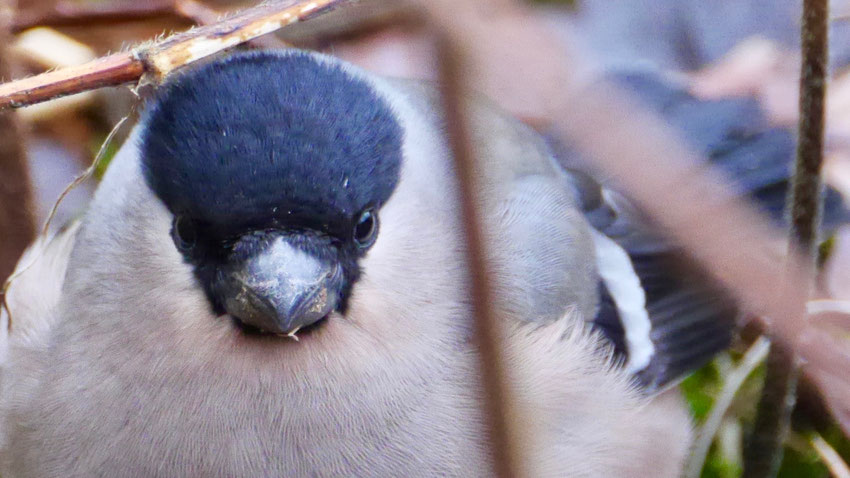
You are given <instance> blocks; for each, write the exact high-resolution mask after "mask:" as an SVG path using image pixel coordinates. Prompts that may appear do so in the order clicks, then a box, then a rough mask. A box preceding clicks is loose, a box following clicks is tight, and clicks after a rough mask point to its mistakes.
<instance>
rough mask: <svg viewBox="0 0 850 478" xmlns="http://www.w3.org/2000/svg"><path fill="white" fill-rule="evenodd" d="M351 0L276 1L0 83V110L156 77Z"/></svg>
mask: <svg viewBox="0 0 850 478" xmlns="http://www.w3.org/2000/svg"><path fill="white" fill-rule="evenodd" d="M352 1H353V0H312V1H301V2H298V3H295V4H293V3H292V2H291V1H286V0H278V1H271V2H268V3H264V4H262V5H259V6H256V7H253V8H249V9H246V10H244V11H242V12H240V13H238V14H236V15H234V16H232V17H230V18H228V19H225V20H222V21H220V22H218V23H215V24H212V25H208V26H203V27H199V28H196V29H193V30H190V31H188V32H185V33H181V34H177V35H174V36H172V37H169V38H166V39H164V40H162V41H159V42H155V43H152V44H145V45H142V46H140V47H137V48H136V49H134V50H133V51H132V52H125V53H116V54H114V55H110V56H107V57H105V58H101V59H98V60H95V61H93V62H90V63H86V64H85V65H81V66H77V67H72V68H63V69H60V70H56V71H51V72H48V73H44V74H41V75H37V76H33V77H30V78H25V79H21V80H16V81H11V82H9V83H6V84H3V85H0V110H2V109H4V108H8V107H12V108H18V107H21V106H27V105H31V104H35V103H40V102H42V101H47V100H50V99H53V98H58V97H60V96H66V95H71V94H74V93H80V92H83V91H88V90H92V89H96V88H101V87H104V86H117V85H121V84H125V83H130V82H136V81H139V80H141V79H143V77H145V78H148V79H149V80H150V81H153V82H159V81H160V80H161V79H162V78H163V77H164V76H165V75H167V74H168V73H170V72H172V71H173V70H175V69H177V68H180V67H182V66H184V65H187V64H189V63H192V62H195V61H197V60H200V59H202V58H206V57H208V56H210V55H214V54H216V53H219V52H221V51H223V50H226V49H228V48H231V47H234V46H236V45H239V44H241V43H244V42H247V41H249V40H252V39H254V38H257V37H259V36H261V35H265V34H267V33H271V32H274V31H276V30H278V29H280V28H283V27H285V26H287V25H290V24H293V23H296V22H300V21H305V20H308V19H310V18H314V17H316V16H318V15H321V14H322V13H325V12H328V11H330V10H332V9H334V8H337V7H339V6H341V5H344V4H347V3H350V2H352Z"/></svg>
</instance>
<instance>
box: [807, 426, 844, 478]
mask: <svg viewBox="0 0 850 478" xmlns="http://www.w3.org/2000/svg"><path fill="white" fill-rule="evenodd" d="M809 442H810V443H811V444H812V448H814V449H815V451H816V452H817V453H818V456H820V459H821V460H822V461H823V462H824V464H826V467H827V468H829V473H830V474H831V475H832V476H833V478H850V468H848V467H847V463H845V462H844V460H842V459H841V455H839V454H838V452H837V451H835V449H834V448H832V447H831V446H830V445H829V443H827V442H826V440H824V439H823V437H822V436H820V435H819V434H817V433H815V434H814V435H812V437H811V438H810V439H809Z"/></svg>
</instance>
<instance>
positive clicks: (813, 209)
mask: <svg viewBox="0 0 850 478" xmlns="http://www.w3.org/2000/svg"><path fill="white" fill-rule="evenodd" d="M828 35H829V0H804V1H803V20H802V28H801V40H802V64H801V68H800V70H801V74H800V116H799V126H798V135H797V136H798V140H797V160H796V163H795V167H794V177H793V180H792V187H791V195H790V196H789V198H788V207H787V209H788V210H789V211H790V216H791V237H790V243H789V248H790V249H791V251H792V252H793V251H795V250H796V251H799V253H800V254H801V255H802V257H803V258H804V259H803V260H804V261H805V262H804V263H803V269H802V270H797V269H796V268H795V269H789V271H788V273H789V274H797V275H796V277H798V278H799V279H800V280H799V281H798V283H797V284H795V285H794V286H795V287H803V288H804V292H805V294H806V295H810V294H811V290H812V287H813V285H814V277H815V276H814V272H815V267H816V257H815V254H816V249H817V236H818V228H819V226H820V209H821V208H822V207H823V206H822V202H823V201H822V200H821V194H822V181H821V169H822V166H823V137H824V111H825V107H824V104H825V99H826V81H827V74H828V73H827V63H828V60H829V55H828V38H829V36H828ZM799 272H802V273H803V274H802V275H799V274H798V273H799ZM800 316H801V319H800V320H804V319H803V317H805V314H804V313H803V311H800ZM796 362H797V358H796V352H795V351H794V348H793V347H791V346H789V344H788V343H787V342H786V341H785V340H783V339H782V338H774V340H773V344H772V346H771V348H770V353H769V354H768V358H767V370H766V374H765V379H764V388H763V389H762V395H761V399H760V400H759V405H758V410H757V413H756V420H755V424H754V426H753V431H752V435H751V436H750V440H749V443H748V446H747V447H746V449H745V450H746V451H745V455H744V475H745V476H748V477H756V478H761V477H764V478H768V477H772V476H775V475H776V473H777V472H778V470H779V466H780V464H781V463H782V455H783V444H784V442H785V438H786V436H787V435H788V429H789V424H790V421H791V411H792V410H793V408H794V403H795V401H796V400H795V399H796V387H797V379H798V368H797V363H796Z"/></svg>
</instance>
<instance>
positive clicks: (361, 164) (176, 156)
mask: <svg viewBox="0 0 850 478" xmlns="http://www.w3.org/2000/svg"><path fill="white" fill-rule="evenodd" d="M144 121H145V129H144V132H143V135H142V142H141V154H142V161H143V168H144V171H145V176H146V179H147V181H148V183H149V184H150V186H151V187H152V189H153V190H154V192H155V193H156V194H157V196H159V198H160V199H161V200H162V201H163V202H164V203H165V204H166V206H167V207H168V208H169V209H170V210H171V211H172V212H173V213H174V214H175V215H185V216H188V217H190V218H192V220H194V221H196V222H198V223H201V224H206V225H208V226H209V227H210V228H212V229H214V230H221V231H222V232H226V231H239V230H240V229H243V228H246V227H263V226H264V225H266V224H267V223H269V221H270V220H271V219H272V218H274V219H276V220H278V221H281V222H283V223H284V224H289V223H292V224H298V223H300V222H305V223H306V224H304V225H305V226H307V227H311V228H317V229H321V230H322V232H327V233H331V234H332V235H333V234H334V233H336V232H340V233H342V234H345V233H347V232H346V231H348V230H349V229H350V226H351V224H352V222H353V221H356V220H357V217H358V214H360V213H361V212H362V211H363V210H364V209H365V208H367V207H369V206H379V205H380V204H382V203H383V202H385V201H386V200H387V199H388V198H389V196H390V194H391V193H392V191H393V189H394V188H395V185H396V183H397V181H398V174H399V167H400V163H401V155H402V135H403V132H402V128H401V126H400V125H399V122H398V120H397V119H396V117H395V114H394V112H393V111H392V110H391V108H390V107H389V105H388V104H387V102H386V100H385V99H384V98H382V97H381V96H379V94H378V93H377V92H376V91H375V90H374V88H373V87H372V86H371V85H370V84H369V83H368V82H366V81H364V80H363V79H361V78H358V77H357V76H356V75H352V74H351V73H349V72H348V71H345V69H344V68H343V67H341V66H340V65H338V64H335V63H332V62H329V61H327V60H324V59H322V58H321V57H318V56H317V55H313V54H308V53H304V52H285V53H276V52H251V53H238V54H234V55H233V56H231V57H229V58H227V59H224V60H217V61H213V62H210V63H208V64H206V65H203V66H201V67H198V68H193V69H189V70H187V71H186V72H184V73H178V74H177V75H175V76H174V77H173V78H171V79H169V80H168V81H167V82H166V83H165V84H164V85H163V86H162V87H161V88H160V91H159V92H158V94H157V99H156V101H155V103H154V106H153V107H152V108H151V109H150V110H149V111H147V112H146V115H145V118H144ZM325 229H326V230H325Z"/></svg>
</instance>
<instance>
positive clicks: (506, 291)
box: [0, 49, 735, 477]
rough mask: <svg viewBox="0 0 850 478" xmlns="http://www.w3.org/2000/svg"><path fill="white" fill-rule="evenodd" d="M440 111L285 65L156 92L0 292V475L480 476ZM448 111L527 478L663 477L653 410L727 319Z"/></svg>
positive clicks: (485, 444)
mask: <svg viewBox="0 0 850 478" xmlns="http://www.w3.org/2000/svg"><path fill="white" fill-rule="evenodd" d="M440 95H441V89H440V87H439V85H434V84H430V83H427V82H423V81H414V80H400V79H393V78H387V77H382V76H378V75H376V74H373V73H369V72H366V71H364V70H362V69H359V68H358V67H355V66H353V65H351V64H348V63H346V62H344V61H342V60H339V59H337V58H334V57H332V56H329V55H325V54H321V53H316V52H310V51H303V50H295V49H291V50H280V51H269V50H267V51H249V52H245V51H242V52H233V53H231V54H228V55H225V56H223V57H220V58H216V59H213V60H210V61H207V62H205V63H203V64H201V65H197V66H189V67H186V68H184V69H182V70H180V71H178V72H176V73H174V74H172V75H170V76H169V77H168V78H166V80H165V81H164V82H163V84H162V85H160V86H158V87H157V88H156V90H155V91H154V93H153V95H152V98H150V99H149V100H148V101H147V103H146V105H145V107H144V111H143V112H142V114H141V119H140V121H139V124H138V125H137V126H136V127H135V128H134V130H133V131H132V133H131V134H130V136H129V138H128V139H127V140H126V141H125V143H124V145H123V146H122V147H121V149H120V150H119V152H118V153H117V154H116V156H115V157H114V158H113V159H112V161H111V163H110V165H109V167H108V169H107V171H106V173H105V175H104V177H103V179H102V181H101V183H100V184H99V186H98V189H97V191H96V193H95V195H94V197H93V199H92V201H91V204H90V205H89V207H88V209H87V211H86V212H85V214H84V215H83V217H82V218H80V219H79V220H78V221H77V222H75V223H73V224H71V225H69V226H68V227H66V228H65V229H64V230H63V231H62V232H60V233H59V234H58V235H57V236H56V237H54V238H52V239H40V240H39V241H37V242H36V243H35V244H34V245H33V246H32V247H31V248H30V250H29V251H28V252H27V253H26V254H25V255H24V256H23V257H22V259H21V261H20V264H19V267H18V270H17V271H16V273H15V276H14V280H13V281H12V282H11V285H10V287H9V288H8V291H7V294H6V298H5V301H6V305H7V307H6V308H5V310H4V311H3V316H2V320H3V324H0V329H2V331H3V332H2V334H3V335H0V474H2V475H3V476H15V477H30V476H33V477H36V476H37V477H53V476H115V477H121V476H163V477H164V476H169V477H170V476H209V477H217V476H221V477H225V476H226V477H241V476H402V475H407V476H464V477H467V476H492V474H493V463H492V459H491V455H490V448H489V439H488V434H487V432H486V420H485V416H484V414H483V412H482V409H481V406H480V400H481V394H482V392H483V385H482V383H481V380H480V378H479V374H478V371H477V370H478V368H477V367H478V365H477V361H476V345H475V339H474V333H473V329H472V325H471V319H470V317H471V314H472V312H471V307H472V304H471V302H470V301H471V299H470V293H469V285H468V281H469V272H468V271H467V268H466V266H465V264H466V246H465V242H464V240H463V234H462V233H461V231H462V230H463V218H462V217H461V214H460V212H459V202H458V201H459V200H458V194H459V193H458V182H457V179H456V177H455V175H454V166H453V162H452V155H451V149H450V147H449V145H448V142H447V140H446V122H445V118H444V115H443V113H442V107H441V104H442V103H441V99H440V98H441V96H440ZM464 107H465V108H467V110H468V112H469V115H468V116H469V118H470V134H471V135H470V141H471V144H472V146H473V150H474V151H475V155H474V156H475V157H476V160H475V164H474V168H475V173H476V177H477V180H476V187H477V190H478V193H477V195H476V198H477V201H478V209H479V210H480V214H481V221H482V229H483V231H484V244H485V246H486V248H485V250H486V251H487V255H486V257H487V263H488V269H489V271H490V274H491V276H492V277H491V279H492V283H493V289H494V310H495V317H494V320H496V322H497V324H499V327H500V328H503V329H504V331H505V337H506V340H505V343H504V349H503V350H500V352H501V353H503V354H504V357H505V361H506V363H507V365H508V370H509V383H508V387H509V390H511V391H512V395H514V396H515V399H516V402H517V404H518V406H519V409H520V410H521V411H522V412H523V413H524V415H523V417H524V421H523V423H524V429H525V431H526V432H527V433H524V434H523V435H522V436H523V437H524V440H523V441H522V442H521V443H522V449H523V451H524V453H525V454H526V455H527V457H528V460H526V461H527V465H528V467H529V471H530V472H531V473H530V476H572V477H613V476H623V477H673V476H679V475H680V473H681V470H682V466H683V463H684V461H685V460H686V457H687V453H688V450H689V446H690V442H691V439H692V434H693V431H692V428H693V425H692V419H691V417H690V415H689V413H688V410H687V406H686V404H685V403H684V402H683V400H682V399H681V397H680V396H679V395H678V394H677V393H676V391H675V389H674V388H672V387H673V386H674V385H675V383H676V380H678V379H679V378H680V377H681V376H682V375H683V374H684V373H685V372H687V371H688V370H690V369H693V368H694V367H696V366H699V365H701V364H702V363H704V362H705V361H706V360H708V359H710V357H711V356H712V355H713V354H715V353H717V352H718V351H719V350H722V349H723V348H724V347H726V346H727V345H728V341H729V337H730V336H731V329H732V327H733V325H734V315H735V309H734V306H732V305H730V303H729V301H728V300H726V298H725V296H724V293H723V292H722V291H719V290H718V289H717V286H716V285H714V284H711V282H710V280H709V279H707V278H706V277H704V276H702V275H699V274H691V275H686V274H683V273H681V272H680V271H679V270H678V269H675V268H672V269H669V270H668V269H665V268H666V267H668V265H669V264H668V263H667V262H665V261H664V260H659V258H670V257H674V256H676V253H675V250H674V248H673V246H670V244H669V242H664V241H662V240H660V239H657V238H656V236H657V235H656V234H655V233H653V232H652V231H651V229H650V228H649V227H648V226H644V227H643V228H642V229H641V228H640V227H639V226H640V225H641V223H640V220H641V216H640V214H639V212H637V211H633V210H632V209H630V208H629V205H628V201H627V200H626V199H625V198H623V197H622V196H620V195H618V194H617V193H616V191H614V190H613V189H610V188H609V187H608V186H606V185H605V184H604V183H603V182H598V181H596V180H595V179H594V178H593V177H592V176H591V175H590V174H588V173H585V172H583V171H579V170H577V169H573V168H572V167H569V166H564V164H563V162H561V161H559V160H558V156H559V152H558V151H557V148H555V147H554V146H553V145H552V144H551V142H549V141H547V140H546V139H545V137H544V136H542V135H541V134H539V133H538V132H536V131H535V130H533V129H531V128H530V127H529V126H527V125H525V124H524V123H522V122H520V121H518V120H517V119H515V118H513V117H511V116H510V115H509V114H507V113H505V112H503V111H502V110H501V109H500V108H498V107H497V106H495V105H494V104H492V103H491V102H490V101H489V100H487V99H486V98H483V97H481V96H476V95H475V94H471V95H470V97H469V98H465V99H464ZM560 154H566V153H563V152H561V153H560ZM638 259H639V260H638ZM656 279H657V280H656ZM679 279H681V280H679ZM653 280H654V282H653ZM673 330H678V334H677V333H673V332H672V331H673ZM682 336H684V337H686V339H685V340H683V339H681V337H682ZM695 344H696V345H695Z"/></svg>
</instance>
